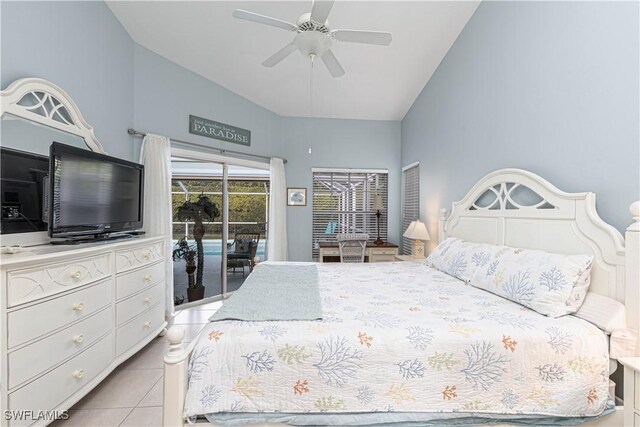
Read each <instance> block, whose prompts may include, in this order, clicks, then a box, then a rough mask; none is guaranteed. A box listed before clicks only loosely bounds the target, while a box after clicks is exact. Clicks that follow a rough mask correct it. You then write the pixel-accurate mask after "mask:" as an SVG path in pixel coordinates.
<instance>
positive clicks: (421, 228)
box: [403, 219, 431, 240]
mask: <svg viewBox="0 0 640 427" xmlns="http://www.w3.org/2000/svg"><path fill="white" fill-rule="evenodd" d="M403 236H404V237H407V238H409V239H414V240H431V238H430V237H429V232H428V231H427V226H426V225H424V222H422V221H420V220H419V219H417V220H415V221H411V224H409V227H407V230H406V231H405V232H404V234H403Z"/></svg>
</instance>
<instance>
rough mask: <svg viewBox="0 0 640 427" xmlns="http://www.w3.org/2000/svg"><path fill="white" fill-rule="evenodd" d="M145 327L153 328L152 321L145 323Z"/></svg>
mask: <svg viewBox="0 0 640 427" xmlns="http://www.w3.org/2000/svg"><path fill="white" fill-rule="evenodd" d="M144 327H145V328H147V329H148V328H150V327H151V321H149V320H147V321H146V322H144Z"/></svg>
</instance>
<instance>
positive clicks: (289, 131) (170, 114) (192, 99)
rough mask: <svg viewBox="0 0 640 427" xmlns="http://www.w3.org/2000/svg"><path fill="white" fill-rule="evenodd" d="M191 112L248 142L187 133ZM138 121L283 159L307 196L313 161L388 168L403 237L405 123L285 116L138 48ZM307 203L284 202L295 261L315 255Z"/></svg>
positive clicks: (139, 125)
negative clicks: (242, 134) (242, 133)
mask: <svg viewBox="0 0 640 427" xmlns="http://www.w3.org/2000/svg"><path fill="white" fill-rule="evenodd" d="M189 114H193V115H197V116H201V117H205V118H211V119H215V120H217V121H221V122H224V123H229V124H232V125H234V126H239V127H242V128H245V129H250V130H251V147H250V148H249V147H243V146H241V145H238V144H233V143H228V142H223V141H218V140H215V139H211V138H205V137H201V136H197V135H192V134H190V133H189V132H188V117H189ZM135 127H136V129H139V130H141V131H149V132H154V133H158V134H161V135H167V136H170V137H171V138H177V139H182V140H186V141H192V142H197V143H199V144H206V145H209V146H212V147H217V148H227V149H230V150H235V151H246V152H250V153H252V154H260V155H266V156H277V157H283V158H286V159H287V160H288V163H287V165H286V176H287V185H288V186H290V187H298V186H300V187H306V188H307V189H308V192H309V195H311V182H312V175H311V168H312V167H341V168H345V167H348V168H386V169H389V172H390V175H389V187H390V193H389V218H390V219H389V240H390V241H393V242H396V243H397V242H398V233H399V230H400V225H399V212H400V207H399V203H400V194H399V188H400V180H399V166H400V122H397V121H396V122H393V121H367V120H332V119H299V118H289V117H280V116H278V115H276V114H274V113H272V112H270V111H268V110H266V109H264V108H262V107H260V106H258V105H256V104H254V103H253V102H251V101H248V100H246V99H244V98H242V97H240V96H238V95H236V94H235V93H233V92H230V91H228V90H227V89H225V88H223V87H221V86H219V85H217V84H215V83H212V82H211V81H209V80H207V79H205V78H203V77H201V76H199V75H198V74H195V73H193V72H191V71H188V70H186V69H185V68H183V67H181V66H179V65H176V64H175V63H173V62H171V61H168V60H167V59H165V58H163V57H161V56H159V55H157V54H155V53H153V52H151V51H149V50H148V49H145V48H143V47H141V46H136V47H135ZM309 138H311V139H312V141H311V143H312V145H313V150H312V154H311V155H309V154H308V147H309V142H310V140H309ZM136 146H139V141H138V142H137V143H136ZM308 202H309V203H308V204H307V206H306V207H289V208H287V215H288V218H287V229H288V234H289V254H290V258H291V259H292V260H295V261H308V260H311V219H312V218H311V198H309V201H308Z"/></svg>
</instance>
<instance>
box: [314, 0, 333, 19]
mask: <svg viewBox="0 0 640 427" xmlns="http://www.w3.org/2000/svg"><path fill="white" fill-rule="evenodd" d="M333 3H334V0H313V6H312V7H311V20H313V21H316V22H319V23H321V24H324V22H325V21H326V20H327V18H328V17H329V12H331V8H332V7H333Z"/></svg>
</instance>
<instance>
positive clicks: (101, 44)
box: [0, 1, 134, 159]
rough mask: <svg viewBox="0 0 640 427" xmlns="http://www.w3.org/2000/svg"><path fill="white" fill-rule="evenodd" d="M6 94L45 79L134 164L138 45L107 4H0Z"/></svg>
mask: <svg viewBox="0 0 640 427" xmlns="http://www.w3.org/2000/svg"><path fill="white" fill-rule="evenodd" d="M0 14H1V21H0V27H1V30H2V34H1V50H2V53H1V60H2V64H1V68H0V84H1V86H2V88H3V89H4V88H5V87H7V85H9V84H10V83H11V82H13V81H14V80H16V79H19V78H24V77H41V78H44V79H47V80H50V81H52V82H54V83H56V84H57V85H59V86H60V87H62V89H64V90H65V91H66V92H67V93H68V94H69V95H70V96H71V97H72V98H73V99H74V101H75V102H76V103H77V104H78V107H79V108H80V110H81V111H82V114H83V116H84V118H85V119H86V120H87V122H88V123H89V124H90V125H91V126H93V127H94V129H95V133H96V136H97V138H98V139H99V140H100V142H101V143H102V145H103V146H104V148H105V150H106V151H107V152H108V153H109V154H111V155H113V156H116V157H121V158H125V159H133V158H134V147H133V144H132V142H133V139H132V138H131V137H130V136H129V135H127V133H126V129H127V128H128V127H131V125H133V108H134V103H133V65H134V63H133V59H134V50H133V47H134V43H133V41H132V40H131V38H130V37H129V34H128V33H127V32H126V31H125V30H124V28H122V26H121V25H120V22H119V21H118V20H117V19H116V18H115V17H114V16H113V14H112V13H111V11H110V10H109V8H108V7H107V6H106V5H105V4H104V3H103V2H95V1H91V2H88V1H87V2H48V1H42V2H6V1H3V2H1V3H0Z"/></svg>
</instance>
